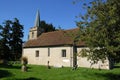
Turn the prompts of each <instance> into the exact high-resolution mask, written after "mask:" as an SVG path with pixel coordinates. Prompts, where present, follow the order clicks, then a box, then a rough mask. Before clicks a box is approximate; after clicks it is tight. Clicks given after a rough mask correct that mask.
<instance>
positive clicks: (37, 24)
mask: <svg viewBox="0 0 120 80" xmlns="http://www.w3.org/2000/svg"><path fill="white" fill-rule="evenodd" d="M34 26H36V27H40V13H39V10H38V11H37V14H36V20H35V25H34Z"/></svg>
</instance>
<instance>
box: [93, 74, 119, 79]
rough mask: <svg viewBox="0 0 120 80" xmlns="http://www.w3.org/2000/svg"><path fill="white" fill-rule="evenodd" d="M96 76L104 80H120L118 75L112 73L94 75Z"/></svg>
mask: <svg viewBox="0 0 120 80" xmlns="http://www.w3.org/2000/svg"><path fill="white" fill-rule="evenodd" d="M95 75H96V76H98V77H105V78H106V80H120V74H113V73H106V74H102V73H95Z"/></svg>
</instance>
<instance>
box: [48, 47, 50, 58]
mask: <svg viewBox="0 0 120 80" xmlns="http://www.w3.org/2000/svg"><path fill="white" fill-rule="evenodd" d="M49 56H50V48H48V57H49Z"/></svg>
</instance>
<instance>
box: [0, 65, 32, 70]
mask: <svg viewBox="0 0 120 80" xmlns="http://www.w3.org/2000/svg"><path fill="white" fill-rule="evenodd" d="M0 67H1V68H8V69H21V67H22V65H3V64H0ZM27 68H28V69H31V68H30V67H28V66H27Z"/></svg>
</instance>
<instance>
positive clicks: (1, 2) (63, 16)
mask: <svg viewBox="0 0 120 80" xmlns="http://www.w3.org/2000/svg"><path fill="white" fill-rule="evenodd" d="M73 1H74V0H0V25H3V22H4V21H5V20H13V19H14V18H18V20H19V21H20V24H22V25H23V26H24V38H23V40H24V41H27V38H28V33H29V30H30V28H31V27H34V23H35V18H36V12H37V10H39V12H40V20H44V21H46V23H48V24H53V26H54V27H55V28H58V27H61V28H62V29H65V30H67V29H72V28H76V21H79V19H78V18H76V16H78V15H79V14H84V12H85V10H84V9H83V8H82V4H83V1H85V0H80V2H79V3H76V4H73ZM77 1H78V0H77ZM86 1H89V0H86Z"/></svg>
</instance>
